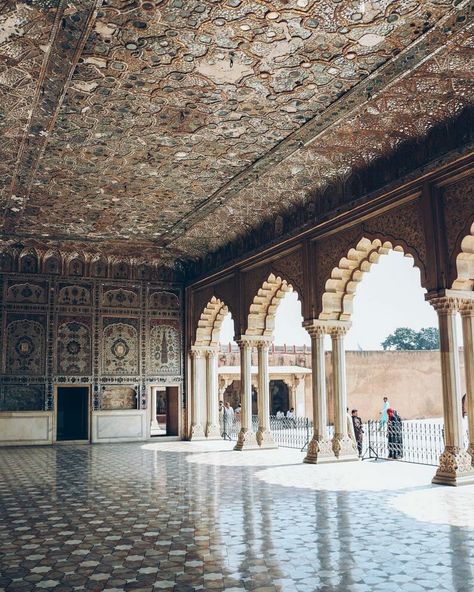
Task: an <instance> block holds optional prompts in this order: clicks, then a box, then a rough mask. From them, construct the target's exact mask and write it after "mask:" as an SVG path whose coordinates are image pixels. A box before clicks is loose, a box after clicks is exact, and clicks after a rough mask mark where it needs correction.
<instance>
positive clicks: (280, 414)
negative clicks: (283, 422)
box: [276, 409, 285, 419]
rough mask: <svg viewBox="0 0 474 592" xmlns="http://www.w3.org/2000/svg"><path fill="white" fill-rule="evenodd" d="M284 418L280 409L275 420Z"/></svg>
mask: <svg viewBox="0 0 474 592" xmlns="http://www.w3.org/2000/svg"><path fill="white" fill-rule="evenodd" d="M284 417H285V414H284V413H283V411H281V409H279V410H278V411H277V413H276V418H277V419H283V418H284Z"/></svg>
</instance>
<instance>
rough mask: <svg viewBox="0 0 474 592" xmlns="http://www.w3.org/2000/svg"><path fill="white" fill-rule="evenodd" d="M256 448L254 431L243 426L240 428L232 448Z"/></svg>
mask: <svg viewBox="0 0 474 592" xmlns="http://www.w3.org/2000/svg"><path fill="white" fill-rule="evenodd" d="M257 448H259V446H258V444H257V437H256V435H255V433H254V432H252V431H250V430H247V429H245V428H241V430H240V432H239V435H238V438H237V444H236V445H235V446H234V450H255V449H257Z"/></svg>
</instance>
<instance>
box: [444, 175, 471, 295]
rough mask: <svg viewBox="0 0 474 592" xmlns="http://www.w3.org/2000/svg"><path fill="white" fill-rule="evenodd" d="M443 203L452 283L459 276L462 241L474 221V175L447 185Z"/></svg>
mask: <svg viewBox="0 0 474 592" xmlns="http://www.w3.org/2000/svg"><path fill="white" fill-rule="evenodd" d="M443 205H444V220H445V226H446V242H447V247H448V254H449V262H450V284H451V283H452V281H453V280H454V279H456V276H457V271H456V257H457V255H458V254H459V252H460V250H461V242H462V240H463V238H464V237H465V236H467V234H469V230H470V227H471V224H472V223H473V222H474V177H468V178H467V179H463V180H462V181H459V182H458V183H454V184H453V185H449V186H448V187H446V188H445V189H444V191H443Z"/></svg>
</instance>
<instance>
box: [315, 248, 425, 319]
mask: <svg viewBox="0 0 474 592" xmlns="http://www.w3.org/2000/svg"><path fill="white" fill-rule="evenodd" d="M392 250H393V251H397V252H401V253H403V254H404V255H405V257H410V258H412V259H414V258H415V256H414V254H412V253H410V252H409V251H407V249H406V247H405V248H404V247H403V246H402V245H401V244H397V243H394V242H391V241H388V240H387V241H382V240H381V239H378V238H376V239H372V240H371V239H369V238H366V237H363V238H361V239H360V241H359V242H358V243H357V245H356V247H355V248H352V249H350V250H349V251H348V253H347V255H346V256H345V257H343V258H342V259H341V260H340V261H339V264H338V265H337V267H334V268H333V270H332V272H331V277H330V278H329V279H328V280H327V281H326V284H325V290H324V293H323V295H322V310H321V313H320V314H319V318H320V319H321V320H338V321H350V320H351V315H352V312H353V302H354V296H355V294H356V290H357V286H358V284H359V283H360V282H361V281H362V278H363V277H364V274H365V273H367V272H368V271H370V268H371V267H372V265H373V264H374V263H377V262H378V261H379V259H380V257H381V256H382V255H387V254H388V253H389V252H390V251H392ZM415 261H416V259H415Z"/></svg>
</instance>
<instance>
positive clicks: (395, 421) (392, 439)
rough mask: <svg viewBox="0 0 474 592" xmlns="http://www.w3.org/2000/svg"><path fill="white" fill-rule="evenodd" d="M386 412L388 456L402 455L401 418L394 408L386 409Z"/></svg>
mask: <svg viewBox="0 0 474 592" xmlns="http://www.w3.org/2000/svg"><path fill="white" fill-rule="evenodd" d="M387 414H388V426H387V437H388V458H393V459H397V458H402V457H403V435H402V425H403V424H402V418H401V417H400V415H398V412H397V411H395V409H387Z"/></svg>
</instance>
